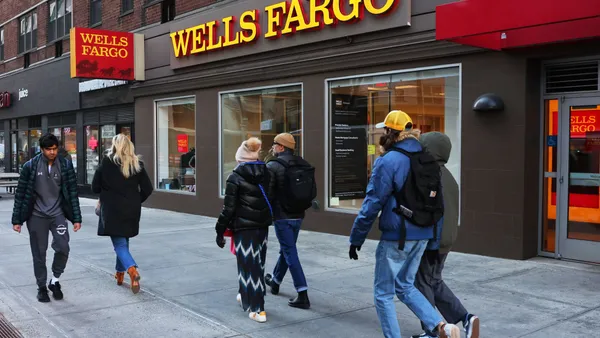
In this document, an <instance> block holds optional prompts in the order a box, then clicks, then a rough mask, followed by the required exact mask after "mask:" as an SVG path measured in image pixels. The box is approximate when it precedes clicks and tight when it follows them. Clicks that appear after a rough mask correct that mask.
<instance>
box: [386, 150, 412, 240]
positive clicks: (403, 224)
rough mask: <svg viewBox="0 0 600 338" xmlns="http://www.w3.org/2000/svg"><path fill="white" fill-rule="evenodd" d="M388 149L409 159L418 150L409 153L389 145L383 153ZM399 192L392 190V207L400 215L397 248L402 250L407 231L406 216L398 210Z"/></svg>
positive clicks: (408, 177)
mask: <svg viewBox="0 0 600 338" xmlns="http://www.w3.org/2000/svg"><path fill="white" fill-rule="evenodd" d="M390 151H395V152H398V153H401V154H404V155H405V156H406V157H408V158H409V159H411V158H412V156H413V155H414V154H417V153H419V152H415V153H411V152H408V151H406V150H404V149H401V148H396V147H391V148H390V149H389V150H388V151H387V152H385V154H387V153H388V152H390ZM406 179H407V180H409V179H410V168H409V169H408V176H407V177H406ZM405 184H406V182H405ZM399 194H400V191H394V192H393V195H394V199H395V200H396V208H394V210H393V212H395V213H396V214H397V215H398V216H400V239H399V240H398V250H404V246H405V245H406V231H407V230H406V217H405V216H404V215H403V214H402V212H401V211H400V210H399V207H400V196H399Z"/></svg>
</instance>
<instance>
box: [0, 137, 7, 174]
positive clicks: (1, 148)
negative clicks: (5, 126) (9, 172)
mask: <svg viewBox="0 0 600 338" xmlns="http://www.w3.org/2000/svg"><path fill="white" fill-rule="evenodd" d="M5 146H6V143H5V140H4V131H0V173H5V172H6V164H7V163H6V162H5V157H4V156H5V154H6V153H5V149H6V148H5Z"/></svg>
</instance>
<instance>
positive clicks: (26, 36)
mask: <svg viewBox="0 0 600 338" xmlns="http://www.w3.org/2000/svg"><path fill="white" fill-rule="evenodd" d="M37 24H38V22H37V13H35V12H31V13H28V14H26V15H24V16H22V17H21V19H20V20H19V54H20V53H24V52H27V51H29V50H31V49H33V48H36V47H37Z"/></svg>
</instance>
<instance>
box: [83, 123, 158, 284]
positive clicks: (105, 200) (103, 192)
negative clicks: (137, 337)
mask: <svg viewBox="0 0 600 338" xmlns="http://www.w3.org/2000/svg"><path fill="white" fill-rule="evenodd" d="M92 191H93V192H94V193H96V194H100V207H99V210H98V214H99V218H100V219H99V220H98V235H99V236H110V239H111V240H112V243H113V247H114V249H115V253H116V254H117V264H116V267H115V269H116V274H115V279H116V280H117V284H118V285H122V284H123V280H124V278H125V272H127V273H128V274H129V277H130V279H131V284H130V286H131V291H133V293H138V292H139V291H140V274H139V273H138V271H137V264H136V263H135V261H134V259H133V257H132V256H131V253H130V252H129V239H130V238H132V237H135V236H137V235H138V233H139V229H140V216H141V212H142V203H143V202H144V201H145V200H146V199H148V197H149V196H150V194H152V191H153V188H152V182H150V178H149V177H148V174H147V173H146V170H145V169H144V164H143V163H142V162H141V161H140V158H139V156H138V155H136V154H135V147H134V145H133V143H132V142H131V140H129V138H128V137H127V136H126V135H124V134H119V135H116V136H115V137H113V139H112V147H111V149H110V151H109V152H108V155H107V156H105V157H104V158H103V159H102V163H101V164H100V166H99V167H98V169H97V170H96V173H95V174H94V180H93V181H92Z"/></svg>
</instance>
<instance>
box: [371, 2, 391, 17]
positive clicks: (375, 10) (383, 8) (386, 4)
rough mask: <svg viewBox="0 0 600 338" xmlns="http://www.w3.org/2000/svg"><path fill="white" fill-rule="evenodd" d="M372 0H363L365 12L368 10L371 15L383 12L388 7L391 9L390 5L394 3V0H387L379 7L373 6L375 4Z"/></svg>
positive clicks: (387, 9)
mask: <svg viewBox="0 0 600 338" xmlns="http://www.w3.org/2000/svg"><path fill="white" fill-rule="evenodd" d="M373 1H374V0H365V2H364V3H365V8H366V9H367V12H369V13H371V14H373V15H380V14H384V13H386V12H387V11H389V10H390V9H392V7H393V6H394V5H395V4H396V0H387V2H386V3H385V5H383V6H382V7H381V8H375V5H373Z"/></svg>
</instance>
